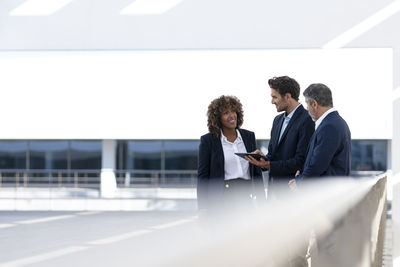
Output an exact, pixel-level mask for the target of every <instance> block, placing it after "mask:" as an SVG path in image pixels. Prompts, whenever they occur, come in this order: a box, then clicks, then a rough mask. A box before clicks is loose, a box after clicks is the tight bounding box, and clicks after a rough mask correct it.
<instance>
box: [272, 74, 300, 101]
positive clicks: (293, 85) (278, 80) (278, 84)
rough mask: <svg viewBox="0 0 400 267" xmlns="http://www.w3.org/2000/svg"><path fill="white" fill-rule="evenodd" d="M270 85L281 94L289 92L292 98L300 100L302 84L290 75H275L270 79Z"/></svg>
mask: <svg viewBox="0 0 400 267" xmlns="http://www.w3.org/2000/svg"><path fill="white" fill-rule="evenodd" d="M268 84H269V87H271V88H272V89H274V90H276V91H278V92H279V94H280V95H281V96H284V95H285V94H287V93H289V94H290V95H291V96H292V98H293V99H294V100H296V101H299V95H300V85H299V84H298V82H296V80H295V79H293V78H290V77H289V76H281V77H274V78H272V79H269V80H268Z"/></svg>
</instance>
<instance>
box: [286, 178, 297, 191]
mask: <svg viewBox="0 0 400 267" xmlns="http://www.w3.org/2000/svg"><path fill="white" fill-rule="evenodd" d="M288 185H289V188H290V189H291V190H292V191H297V184H296V179H292V180H290V181H289V183H288Z"/></svg>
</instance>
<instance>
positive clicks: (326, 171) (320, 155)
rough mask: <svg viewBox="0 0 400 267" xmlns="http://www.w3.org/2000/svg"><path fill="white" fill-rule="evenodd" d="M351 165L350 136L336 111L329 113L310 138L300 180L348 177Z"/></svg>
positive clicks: (347, 128)
mask: <svg viewBox="0 0 400 267" xmlns="http://www.w3.org/2000/svg"><path fill="white" fill-rule="evenodd" d="M350 164H351V134H350V129H349V126H348V125H347V123H346V121H345V120H344V119H343V118H342V117H341V116H340V115H339V113H338V112H337V111H334V112H331V113H329V114H328V115H327V116H326V117H325V118H324V119H323V120H322V122H321V124H320V125H319V126H318V128H317V130H316V131H315V133H314V135H313V136H312V138H311V141H310V146H309V148H308V151H307V158H306V162H305V164H304V170H303V172H302V174H301V175H300V176H298V177H297V179H298V180H301V179H303V178H306V177H320V176H348V175H350V166H351V165H350Z"/></svg>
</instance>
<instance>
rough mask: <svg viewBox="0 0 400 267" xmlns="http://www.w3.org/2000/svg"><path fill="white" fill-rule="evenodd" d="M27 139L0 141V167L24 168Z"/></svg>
mask: <svg viewBox="0 0 400 267" xmlns="http://www.w3.org/2000/svg"><path fill="white" fill-rule="evenodd" d="M27 146H28V142H27V141H0V169H25V168H26V150H27Z"/></svg>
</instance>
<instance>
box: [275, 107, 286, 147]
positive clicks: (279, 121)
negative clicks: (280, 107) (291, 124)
mask: <svg viewBox="0 0 400 267" xmlns="http://www.w3.org/2000/svg"><path fill="white" fill-rule="evenodd" d="M284 119H285V116H284V114H282V115H280V117H279V120H278V122H277V125H278V126H277V127H276V129H275V134H274V137H275V140H273V142H274V143H273V144H274V147H277V146H278V144H279V143H278V142H279V134H280V131H281V129H282V124H283V121H284Z"/></svg>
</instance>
